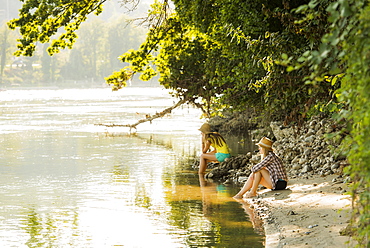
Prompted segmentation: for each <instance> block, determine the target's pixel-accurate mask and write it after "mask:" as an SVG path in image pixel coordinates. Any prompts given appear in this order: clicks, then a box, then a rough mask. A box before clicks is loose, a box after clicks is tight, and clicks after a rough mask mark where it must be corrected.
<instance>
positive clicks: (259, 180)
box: [246, 169, 272, 197]
mask: <svg viewBox="0 0 370 248" xmlns="http://www.w3.org/2000/svg"><path fill="white" fill-rule="evenodd" d="M259 184H261V185H263V186H265V187H266V188H268V189H271V188H272V182H271V178H270V173H269V172H268V170H266V169H262V170H260V171H258V172H256V173H254V181H253V185H252V188H251V191H250V192H249V194H248V195H247V196H246V197H254V196H256V195H257V189H258V185H259Z"/></svg>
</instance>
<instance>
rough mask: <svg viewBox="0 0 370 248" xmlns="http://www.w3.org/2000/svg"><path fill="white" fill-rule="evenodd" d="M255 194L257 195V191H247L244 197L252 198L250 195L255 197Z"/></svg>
mask: <svg viewBox="0 0 370 248" xmlns="http://www.w3.org/2000/svg"><path fill="white" fill-rule="evenodd" d="M255 196H257V193H248V194H246V195H245V196H244V197H245V198H252V197H255Z"/></svg>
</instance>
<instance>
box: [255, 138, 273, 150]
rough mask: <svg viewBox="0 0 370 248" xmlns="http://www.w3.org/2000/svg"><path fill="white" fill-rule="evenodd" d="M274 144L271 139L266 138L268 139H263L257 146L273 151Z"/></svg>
mask: <svg viewBox="0 0 370 248" xmlns="http://www.w3.org/2000/svg"><path fill="white" fill-rule="evenodd" d="M273 143H274V142H272V140H270V139H269V138H266V137H263V138H262V139H261V140H260V142H258V143H257V144H256V145H258V146H261V147H263V148H268V149H272V144H273Z"/></svg>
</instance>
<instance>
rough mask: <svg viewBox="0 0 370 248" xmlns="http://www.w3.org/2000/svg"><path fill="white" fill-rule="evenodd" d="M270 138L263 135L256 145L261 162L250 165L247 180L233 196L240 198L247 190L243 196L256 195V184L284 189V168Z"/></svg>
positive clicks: (285, 183)
mask: <svg viewBox="0 0 370 248" xmlns="http://www.w3.org/2000/svg"><path fill="white" fill-rule="evenodd" d="M272 144H273V142H272V140H270V139H268V138H266V137H263V138H262V139H261V140H260V142H258V143H257V144H256V145H258V148H259V152H260V154H261V162H260V163H258V164H256V165H254V166H253V167H252V169H251V170H252V173H251V174H250V176H249V178H248V180H247V182H246V183H245V184H244V186H243V188H242V189H241V190H240V191H239V193H237V194H236V195H235V196H234V198H237V199H239V198H242V197H243V196H244V194H245V193H247V191H248V190H250V192H249V193H248V194H247V195H245V197H254V196H257V188H258V185H259V184H261V185H263V186H265V187H266V188H268V189H272V190H281V189H285V188H286V185H287V181H288V177H287V175H286V170H285V166H284V164H283V162H282V161H281V159H280V158H279V157H278V156H277V155H276V154H275V153H274V152H273V150H272Z"/></svg>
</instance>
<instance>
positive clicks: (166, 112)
mask: <svg viewBox="0 0 370 248" xmlns="http://www.w3.org/2000/svg"><path fill="white" fill-rule="evenodd" d="M186 102H187V100H186V99H182V100H180V101H178V102H177V103H176V104H175V105H173V106H172V107H169V108H166V109H165V110H163V111H162V112H160V113H156V114H155V115H147V116H146V118H145V119H141V120H139V121H137V122H136V123H134V124H95V126H105V127H129V128H130V132H131V129H133V128H135V129H136V126H137V125H139V124H141V123H144V122H148V121H150V123H151V122H152V121H153V120H154V119H157V118H161V117H163V116H165V115H166V114H170V113H171V112H172V110H173V109H175V108H177V107H179V106H180V105H182V104H184V103H186Z"/></svg>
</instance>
